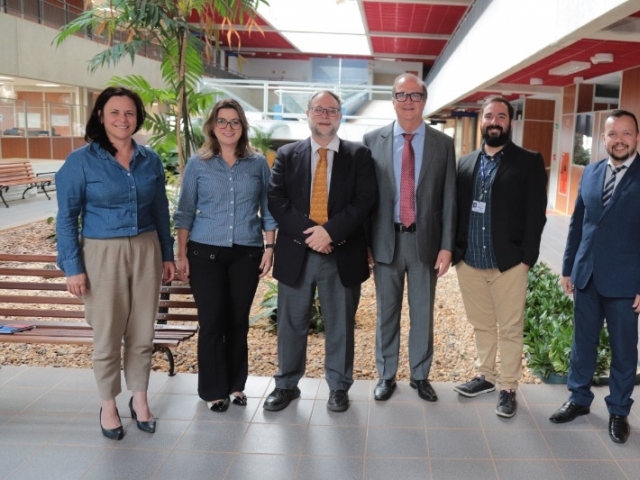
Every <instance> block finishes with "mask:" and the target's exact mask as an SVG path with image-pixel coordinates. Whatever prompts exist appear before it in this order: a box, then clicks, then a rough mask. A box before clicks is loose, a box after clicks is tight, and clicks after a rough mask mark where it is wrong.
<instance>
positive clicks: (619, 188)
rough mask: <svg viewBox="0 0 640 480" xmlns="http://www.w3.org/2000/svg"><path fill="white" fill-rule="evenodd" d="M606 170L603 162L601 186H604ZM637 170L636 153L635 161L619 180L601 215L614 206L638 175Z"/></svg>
mask: <svg viewBox="0 0 640 480" xmlns="http://www.w3.org/2000/svg"><path fill="white" fill-rule="evenodd" d="M607 168H608V167H607V163H606V162H605V168H604V169H603V178H602V185H603V186H604V178H605V177H604V172H606V169H607ZM639 168H640V159H639V158H638V154H637V153H636V159H635V160H634V161H633V163H632V164H631V166H630V167H629V169H628V170H627V172H626V173H625V174H624V175H623V177H622V179H620V183H618V185H616V188H615V190H614V191H613V197H611V201H610V202H609V203H608V204H607V206H606V208H605V209H604V212H603V213H605V212H606V211H607V210H609V208H611V206H612V205H615V203H616V202H617V201H618V198H620V195H622V192H623V191H624V190H625V188H627V187H628V186H629V185H630V184H631V182H633V181H634V180H635V177H636V176H637V175H638V169H639ZM603 188H604V187H603Z"/></svg>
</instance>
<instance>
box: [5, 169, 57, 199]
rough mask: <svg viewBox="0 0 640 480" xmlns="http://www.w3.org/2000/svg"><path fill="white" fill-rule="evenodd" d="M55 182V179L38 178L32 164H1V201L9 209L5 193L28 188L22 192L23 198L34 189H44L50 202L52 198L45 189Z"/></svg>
mask: <svg viewBox="0 0 640 480" xmlns="http://www.w3.org/2000/svg"><path fill="white" fill-rule="evenodd" d="M51 182H53V178H47V177H37V176H36V174H35V173H34V171H33V167H32V166H31V162H0V199H2V202H3V203H4V205H5V207H7V208H9V204H8V203H7V201H6V200H5V199H4V196H3V192H4V193H6V192H8V191H9V187H16V186H26V187H27V188H25V190H24V192H22V198H23V199H24V196H25V194H26V193H27V192H28V191H29V190H31V189H32V188H34V187H35V188H36V191H38V188H40V189H42V191H43V192H44V194H45V195H46V196H47V198H48V199H49V200H51V197H50V196H49V194H48V193H47V190H46V188H45V187H48V186H49V185H51Z"/></svg>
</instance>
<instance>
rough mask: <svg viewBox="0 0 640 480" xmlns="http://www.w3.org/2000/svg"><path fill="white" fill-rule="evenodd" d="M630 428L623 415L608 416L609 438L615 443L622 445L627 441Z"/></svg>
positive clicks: (627, 420)
mask: <svg viewBox="0 0 640 480" xmlns="http://www.w3.org/2000/svg"><path fill="white" fill-rule="evenodd" d="M630 433H631V427H630V426H629V419H628V418H627V417H626V416H624V415H609V438H610V439H611V440H613V441H614V442H616V443H624V442H626V441H627V440H628V439H629V434H630Z"/></svg>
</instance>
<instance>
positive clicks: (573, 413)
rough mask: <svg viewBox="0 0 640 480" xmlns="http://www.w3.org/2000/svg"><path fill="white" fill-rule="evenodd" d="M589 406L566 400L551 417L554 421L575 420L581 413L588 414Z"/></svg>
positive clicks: (550, 419) (551, 420) (565, 421)
mask: <svg viewBox="0 0 640 480" xmlns="http://www.w3.org/2000/svg"><path fill="white" fill-rule="evenodd" d="M589 411H590V410H589V407H584V406H582V405H578V404H577V403H573V402H564V404H563V405H562V406H561V407H560V408H559V409H558V410H556V411H555V412H553V415H551V416H550V417H549V421H550V422H552V423H567V422H571V421H573V420H575V419H576V418H578V417H579V416H580V415H587V414H588V413H589Z"/></svg>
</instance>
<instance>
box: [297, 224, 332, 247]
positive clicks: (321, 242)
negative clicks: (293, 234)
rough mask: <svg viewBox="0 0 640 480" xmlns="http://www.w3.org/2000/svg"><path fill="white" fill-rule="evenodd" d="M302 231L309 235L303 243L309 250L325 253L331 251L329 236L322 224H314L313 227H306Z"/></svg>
mask: <svg viewBox="0 0 640 480" xmlns="http://www.w3.org/2000/svg"><path fill="white" fill-rule="evenodd" d="M302 233H304V234H305V235H309V236H308V237H307V239H306V240H305V243H306V244H307V247H309V248H310V249H311V250H313V251H315V252H319V253H325V254H326V253H331V252H333V245H332V243H331V242H332V240H331V237H330V236H329V233H327V231H326V230H325V229H324V227H323V226H321V225H314V226H313V227H309V228H307V229H306V230H305V231H304V232H302Z"/></svg>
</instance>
